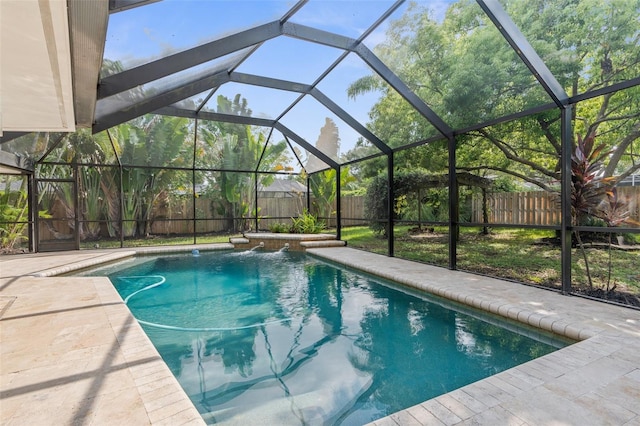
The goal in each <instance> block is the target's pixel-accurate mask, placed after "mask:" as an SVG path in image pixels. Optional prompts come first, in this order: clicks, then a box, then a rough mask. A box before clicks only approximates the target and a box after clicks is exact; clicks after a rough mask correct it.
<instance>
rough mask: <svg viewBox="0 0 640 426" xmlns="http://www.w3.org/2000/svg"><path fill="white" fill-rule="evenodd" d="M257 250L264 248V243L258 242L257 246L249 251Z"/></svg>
mask: <svg viewBox="0 0 640 426" xmlns="http://www.w3.org/2000/svg"><path fill="white" fill-rule="evenodd" d="M259 248H264V242H262V241H260V244H258V245H257V246H255V247H252V248H251V249H250V250H249V251H255V250H258V249H259Z"/></svg>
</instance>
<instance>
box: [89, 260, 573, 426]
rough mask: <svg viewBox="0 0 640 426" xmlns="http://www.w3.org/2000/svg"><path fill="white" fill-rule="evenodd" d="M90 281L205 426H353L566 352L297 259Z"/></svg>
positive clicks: (145, 271) (111, 271) (134, 265)
mask: <svg viewBox="0 0 640 426" xmlns="http://www.w3.org/2000/svg"><path fill="white" fill-rule="evenodd" d="M92 274H93V275H108V276H109V277H110V279H111V281H112V282H113V283H114V285H115V287H116V289H117V290H118V292H119V293H120V294H121V295H122V297H123V299H125V300H126V302H127V304H128V306H129V308H130V310H131V312H132V313H133V315H134V316H135V317H136V318H137V319H138V320H139V321H140V322H141V324H142V326H143V328H144V329H145V331H146V333H147V334H148V335H149V337H150V339H151V340H152V341H153V343H154V345H155V346H156V347H157V349H158V351H159V352H160V354H161V355H162V357H163V359H164V360H165V362H166V363H167V365H168V366H169V367H170V369H171V371H172V372H173V374H175V376H176V377H177V379H178V381H179V382H180V384H181V385H182V387H183V388H184V389H185V391H186V393H187V394H188V395H189V397H190V398H191V399H192V401H193V402H194V404H195V405H196V407H197V408H198V410H199V411H200V413H201V414H202V416H203V418H204V419H205V421H207V422H208V423H228V424H270V425H276V424H277V425H287V424H291V425H307V424H309V425H311V424H340V425H361V424H364V423H367V422H370V421H372V420H375V419H378V418H380V417H383V416H385V415H388V414H391V413H393V412H396V411H399V410H401V409H404V408H408V407H410V406H412V405H415V404H417V403H420V402H422V401H425V400H427V399H429V398H432V397H435V396H437V395H440V394H442V393H445V392H449V391H451V390H454V389H456V388H459V387H461V386H464V385H466V384H468V383H471V382H474V381H477V380H480V379H482V378H485V377H487V376H490V375H492V374H495V373H497V372H500V371H502V370H505V369H508V368H510V367H513V366H515V365H518V364H521V363H523V362H526V361H529V360H531V359H533V358H536V357H538V356H541V355H545V354H547V353H550V352H552V351H554V350H556V349H557V348H559V347H562V346H565V345H566V342H563V341H559V340H556V339H554V338H552V337H550V336H547V335H544V334H541V333H535V332H532V331H530V330H529V331H526V330H524V329H519V328H517V326H515V325H514V324H510V323H505V326H497V325H494V324H493V323H495V322H496V321H495V318H493V319H491V317H486V318H483V317H482V315H480V314H478V313H476V312H474V311H470V310H466V309H464V308H462V310H460V308H456V309H451V308H450V307H447V306H445V305H446V303H445V302H443V301H442V300H440V299H435V298H426V296H419V295H418V294H417V293H412V292H408V291H401V290H400V289H399V288H394V286H393V285H389V284H388V283H384V282H383V281H382V280H378V279H375V278H372V277H370V276H366V275H361V274H358V273H356V272H354V271H352V270H346V269H342V268H340V267H336V266H334V265H331V264H327V263H325V262H323V261H321V260H319V259H317V258H314V257H311V256H306V255H303V254H299V253H290V252H277V253H267V252H259V251H255V252H243V253H240V252H213V253H202V254H200V255H199V256H194V255H191V254H183V255H174V256H165V257H156V258H149V257H142V258H138V259H136V260H135V261H133V262H131V263H129V264H118V265H114V266H111V267H109V268H107V269H102V270H99V271H97V272H93V273H92ZM463 311H466V312H463ZM487 320H488V322H487ZM516 331H518V332H516Z"/></svg>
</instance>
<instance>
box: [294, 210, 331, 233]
mask: <svg viewBox="0 0 640 426" xmlns="http://www.w3.org/2000/svg"><path fill="white" fill-rule="evenodd" d="M291 221H292V222H293V225H292V226H291V231H292V232H295V233H296V234H318V233H320V232H322V231H323V230H324V229H325V228H326V227H325V223H324V222H323V221H321V220H318V218H317V217H316V216H314V215H312V214H311V213H309V212H308V211H307V210H305V211H303V212H302V215H300V216H298V217H293V218H291Z"/></svg>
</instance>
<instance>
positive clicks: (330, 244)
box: [300, 240, 347, 249]
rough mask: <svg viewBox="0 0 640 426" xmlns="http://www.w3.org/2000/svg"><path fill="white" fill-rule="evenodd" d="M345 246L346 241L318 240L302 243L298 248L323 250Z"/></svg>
mask: <svg viewBox="0 0 640 426" xmlns="http://www.w3.org/2000/svg"><path fill="white" fill-rule="evenodd" d="M346 245H347V242H346V241H340V240H318V241H302V242H300V247H303V248H305V249H308V248H323V247H344V246H346Z"/></svg>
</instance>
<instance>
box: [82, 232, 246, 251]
mask: <svg viewBox="0 0 640 426" xmlns="http://www.w3.org/2000/svg"><path fill="white" fill-rule="evenodd" d="M240 236H241V235H240V234H212V235H203V236H198V237H197V239H196V242H197V244H214V243H228V242H229V238H234V237H240ZM188 244H193V236H192V235H188V236H180V237H161V236H154V237H150V238H137V239H125V240H124V247H125V248H126V247H149V246H176V245H188ZM96 246H97V247H96ZM119 247H120V240H99V241H85V242H82V243H80V248H82V249H93V248H101V249H103V248H119Z"/></svg>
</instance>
